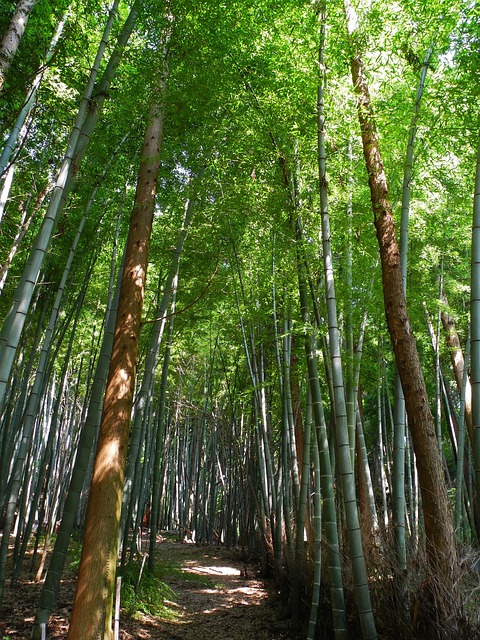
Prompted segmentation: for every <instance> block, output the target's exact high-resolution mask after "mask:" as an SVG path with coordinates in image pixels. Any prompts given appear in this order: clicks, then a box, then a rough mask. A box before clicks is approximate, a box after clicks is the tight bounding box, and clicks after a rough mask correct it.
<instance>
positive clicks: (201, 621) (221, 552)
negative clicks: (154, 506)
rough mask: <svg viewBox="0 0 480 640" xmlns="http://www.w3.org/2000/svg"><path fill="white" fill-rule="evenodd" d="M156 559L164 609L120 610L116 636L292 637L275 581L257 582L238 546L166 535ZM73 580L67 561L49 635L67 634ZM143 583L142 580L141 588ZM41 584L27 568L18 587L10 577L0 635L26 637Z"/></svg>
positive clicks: (60, 638)
mask: <svg viewBox="0 0 480 640" xmlns="http://www.w3.org/2000/svg"><path fill="white" fill-rule="evenodd" d="M156 561H157V565H158V567H159V570H160V572H161V577H160V579H161V581H162V582H163V583H165V584H167V585H168V587H169V591H168V594H167V595H166V598H167V599H166V601H165V603H164V604H165V614H162V615H156V616H152V615H145V614H139V613H138V612H137V613H136V615H135V616H134V617H132V616H130V615H127V612H126V610H125V609H122V612H121V617H120V638H121V640H287V639H289V638H291V636H290V635H289V633H288V623H287V622H286V621H282V620H281V618H282V611H283V609H284V607H283V605H282V602H281V600H280V598H279V596H278V592H277V590H276V589H275V585H274V584H273V581H265V580H261V579H260V577H259V575H258V572H257V570H256V568H255V567H254V566H253V565H248V566H247V567H245V565H244V563H243V562H242V561H241V559H240V553H239V552H237V551H232V550H229V549H225V548H224V547H220V546H214V547H207V546H198V547H197V546H196V545H194V544H181V543H177V542H169V541H166V540H165V539H163V542H160V544H159V545H158V552H157V558H156ZM67 565H68V563H67ZM245 569H246V570H247V575H245ZM75 578H76V575H75V572H74V571H72V569H71V568H70V569H69V568H68V567H67V568H66V570H65V574H64V578H63V580H62V584H61V587H60V594H59V599H58V603H57V609H56V612H55V614H54V615H52V616H51V618H50V621H49V625H48V630H47V640H64V639H65V638H66V635H67V630H68V620H69V617H70V610H71V603H72V601H73V594H74V589H75ZM145 582H146V581H145V580H143V579H142V582H141V588H140V594H141V592H142V589H144V583H145ZM41 586H42V584H41V583H35V582H34V581H33V576H30V575H27V574H25V575H23V576H22V577H21V579H20V580H19V581H18V583H17V584H16V586H15V587H11V586H10V584H9V583H8V582H7V584H6V589H5V599H4V603H3V604H4V606H3V608H2V610H1V611H0V639H2V640H3V639H4V638H8V640H29V639H30V637H31V633H32V627H33V622H34V617H35V611H36V609H37V606H38V599H39V595H40V590H41ZM157 588H158V583H156V586H155V590H154V592H153V593H152V594H151V595H152V598H153V600H154V601H155V602H161V601H162V596H161V595H160V594H159V593H158V592H157V591H156V589H157ZM163 597H165V595H164V596H163ZM139 600H140V597H139ZM122 604H125V603H122ZM137 604H138V603H137ZM135 608H136V609H138V606H136V607H135Z"/></svg>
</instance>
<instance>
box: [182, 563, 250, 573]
mask: <svg viewBox="0 0 480 640" xmlns="http://www.w3.org/2000/svg"><path fill="white" fill-rule="evenodd" d="M185 564H187V565H190V566H186V567H185V569H184V570H185V571H187V572H189V573H198V574H201V575H209V576H239V575H240V573H241V572H240V570H239V569H234V568H233V567H214V566H211V567H200V566H198V565H197V564H196V563H195V562H191V563H190V562H189V563H185Z"/></svg>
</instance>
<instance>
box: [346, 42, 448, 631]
mask: <svg viewBox="0 0 480 640" xmlns="http://www.w3.org/2000/svg"><path fill="white" fill-rule="evenodd" d="M351 70H352V79H353V85H354V87H355V90H356V93H357V98H358V117H359V121H360V129H361V135H362V143H363V151H364V156H365V162H366V167H367V172H368V181H369V186H370V194H371V201H372V209H373V213H374V219H375V228H376V230H377V239H378V244H379V248H380V257H381V264H382V279H383V294H384V302H385V315H386V319H387V324H388V329H389V332H390V337H391V341H392V346H393V350H394V353H395V359H396V363H397V367H398V371H399V375H400V380H401V382H402V388H403V391H404V395H405V403H406V407H407V414H408V420H409V426H410V431H411V435H412V441H413V446H414V451H415V455H416V462H417V470H418V477H419V484H420V490H421V494H422V504H423V513H424V523H425V537H426V551H427V560H428V568H429V589H428V591H429V595H430V596H432V600H433V602H434V603H435V605H436V609H437V611H436V613H437V615H438V616H439V617H440V618H441V617H442V616H444V615H445V616H446V618H448V617H449V613H452V610H453V609H455V608H456V606H457V603H458V598H457V597H456V596H455V593H454V592H455V586H454V585H455V584H456V581H455V573H456V567H457V559H456V550H455V544H454V535H453V525H452V519H451V514H450V512H449V506H448V499H447V492H446V486H445V479H444V476H443V469H442V464H441V460H440V455H439V451H438V446H437V439H436V433H435V423H434V419H433V416H432V413H431V410H430V406H429V402H428V396H427V391H426V387H425V381H424V378H423V371H422V368H421V365H420V359H419V357H418V352H417V348H416V344H415V338H414V336H413V333H412V328H411V325H410V319H409V317H408V312H407V305H406V299H405V294H404V290H403V279H402V270H401V265H400V252H399V247H398V243H397V238H396V235H395V224H394V220H393V216H392V211H391V205H390V201H389V196H388V187H387V179H386V175H385V170H384V167H383V163H382V158H381V154H380V146H379V141H378V135H377V131H376V126H375V120H374V117H373V113H372V108H371V102H370V96H369V91H368V85H367V82H366V78H365V74H364V70H363V62H362V59H361V58H360V56H359V55H354V57H353V59H352V61H351ZM434 583H435V584H434ZM439 588H440V589H441V590H444V591H443V593H441V592H439V591H438V589H439ZM447 596H448V597H447ZM447 610H449V612H448V613H447ZM446 618H445V619H446Z"/></svg>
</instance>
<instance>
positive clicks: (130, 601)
mask: <svg viewBox="0 0 480 640" xmlns="http://www.w3.org/2000/svg"><path fill="white" fill-rule="evenodd" d="M140 567H141V563H140V562H134V563H130V564H128V565H126V566H125V567H124V569H123V571H122V593H121V603H122V607H123V608H124V609H125V612H126V614H127V616H129V617H136V616H138V615H139V614H146V615H151V616H155V617H156V618H162V619H166V620H172V619H174V618H176V617H177V616H178V610H177V608H176V606H175V602H176V598H177V595H178V594H177V593H176V592H175V591H174V589H172V587H171V586H169V585H168V584H167V582H166V580H168V581H171V580H172V579H174V580H175V581H177V582H178V583H179V584H180V585H181V586H182V587H183V588H185V587H187V588H188V587H204V588H214V586H215V585H214V584H213V582H212V581H211V580H209V579H208V578H206V577H205V576H199V575H197V574H192V573H189V572H186V571H183V570H182V567H181V566H180V565H179V564H176V563H168V562H167V563H165V562H162V563H161V564H159V565H157V566H156V567H155V568H154V569H153V571H151V570H149V569H147V568H145V569H144V571H143V573H142V575H141V579H140V583H139V574H140Z"/></svg>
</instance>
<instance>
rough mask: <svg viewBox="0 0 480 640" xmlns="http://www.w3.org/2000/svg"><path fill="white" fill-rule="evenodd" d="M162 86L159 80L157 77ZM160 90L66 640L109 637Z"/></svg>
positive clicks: (144, 154) (128, 253)
mask: <svg viewBox="0 0 480 640" xmlns="http://www.w3.org/2000/svg"><path fill="white" fill-rule="evenodd" d="M165 81H166V76H165ZM162 84H163V86H162V87H161V90H160V91H159V92H158V94H157V95H156V96H155V97H154V104H153V106H152V108H151V110H150V114H149V122H148V125H147V129H146V132H145V139H144V145H143V150H142V159H141V163H140V169H139V175H138V182H137V190H136V195H135V202H134V206H133V211H132V215H131V219H130V230H129V235H128V240H127V248H126V259H125V266H124V270H123V276H122V283H121V290H120V301H119V306H118V312H117V322H116V327H115V334H114V344H113V351H112V358H111V362H110V370H109V374H108V378H107V386H106V391H105V399H104V404H103V416H102V422H101V425H100V435H99V440H98V446H97V453H96V458H95V466H94V470H93V479H92V485H91V489H90V496H89V500H88V508H87V515H86V521H85V529H84V537H83V549H82V556H81V560H80V567H79V572H78V579H77V588H76V593H75V600H74V603H73V611H72V616H71V620H70V628H69V632H68V640H93V639H95V640H97V639H99V640H100V639H105V640H107V639H109V638H111V618H112V602H113V592H114V582H115V571H116V565H117V540H118V530H119V524H120V512H121V506H122V490H123V482H124V467H125V459H126V452H127V447H128V437H129V430H130V417H131V410H132V402H133V392H134V387H135V374H136V365H137V357H138V340H139V336H140V324H141V314H142V307H143V298H144V289H145V278H146V270H147V264H148V247H149V241H150V234H151V229H152V221H153V211H154V206H155V194H156V188H157V178H158V172H159V168H160V149H161V145H162V138H163V121H164V109H163V104H162V103H163V89H164V88H165V87H164V83H162Z"/></svg>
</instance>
